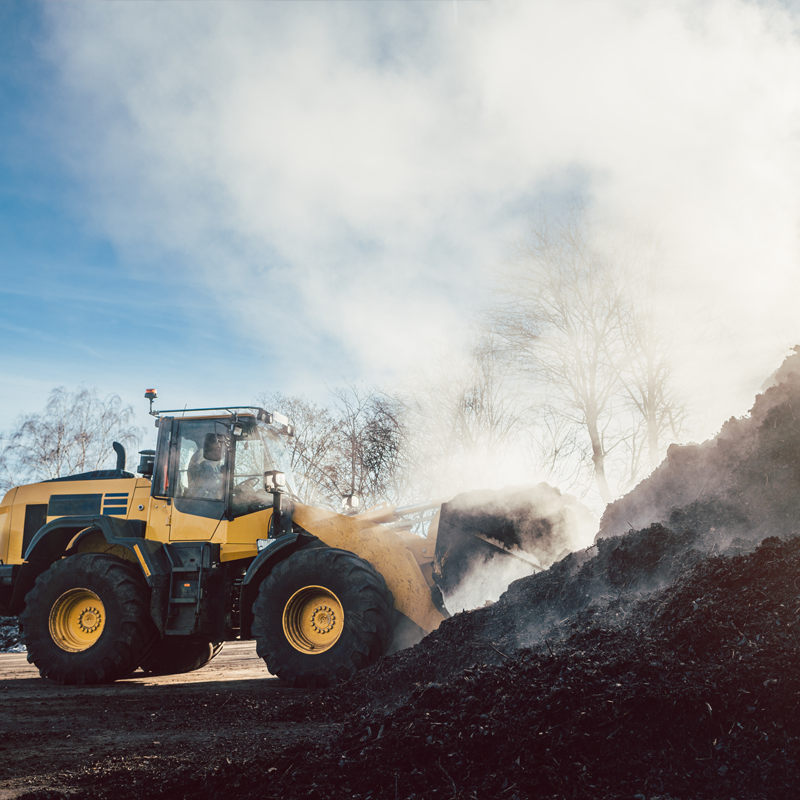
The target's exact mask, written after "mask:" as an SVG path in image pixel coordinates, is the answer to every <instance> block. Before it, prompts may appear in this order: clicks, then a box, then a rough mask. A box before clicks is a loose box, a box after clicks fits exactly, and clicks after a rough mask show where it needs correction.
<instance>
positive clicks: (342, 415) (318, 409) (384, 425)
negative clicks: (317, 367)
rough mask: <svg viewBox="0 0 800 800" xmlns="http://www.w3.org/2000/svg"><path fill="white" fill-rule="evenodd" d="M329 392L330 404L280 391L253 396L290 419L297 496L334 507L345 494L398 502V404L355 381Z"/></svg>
mask: <svg viewBox="0 0 800 800" xmlns="http://www.w3.org/2000/svg"><path fill="white" fill-rule="evenodd" d="M331 395H332V398H333V402H332V405H331V407H329V408H328V407H325V406H322V405H320V404H318V403H314V402H311V401H309V400H307V399H306V398H304V397H287V396H285V395H281V394H279V393H275V394H271V395H263V396H261V397H260V398H259V399H258V401H257V402H258V403H259V404H260V405H263V406H265V407H269V408H271V409H274V410H276V411H280V412H281V413H282V414H285V415H286V416H288V417H289V418H290V419H291V420H292V421H293V422H294V424H295V429H296V434H295V436H294V437H293V438H292V439H291V440H290V441H289V443H288V447H289V453H290V457H291V464H292V469H293V471H294V473H295V479H296V480H297V482H298V486H297V487H296V491H297V493H298V496H299V497H300V498H301V499H302V500H303V501H304V502H307V503H317V504H319V503H326V504H329V505H331V506H333V507H339V504H340V503H341V499H342V498H343V497H344V496H346V495H350V494H357V495H359V497H360V498H361V499H362V501H363V502H364V503H365V504H366V505H374V504H377V503H380V502H384V501H386V502H399V501H400V499H401V497H402V496H403V491H404V488H403V480H404V475H405V473H404V471H403V469H402V465H401V462H402V459H403V454H404V448H403V441H404V433H403V424H402V413H403V409H402V406H401V404H400V403H398V402H397V401H395V400H393V399H392V398H390V397H389V396H387V395H386V394H384V393H383V392H380V391H378V390H375V389H365V388H364V387H360V386H349V385H348V386H346V387H343V388H336V389H333V390H331Z"/></svg>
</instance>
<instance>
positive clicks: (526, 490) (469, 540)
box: [433, 483, 596, 613]
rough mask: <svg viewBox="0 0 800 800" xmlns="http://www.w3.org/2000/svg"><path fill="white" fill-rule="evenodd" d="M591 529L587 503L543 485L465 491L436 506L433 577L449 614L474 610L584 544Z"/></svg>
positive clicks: (594, 526) (593, 525)
mask: <svg viewBox="0 0 800 800" xmlns="http://www.w3.org/2000/svg"><path fill="white" fill-rule="evenodd" d="M594 530H596V524H595V523H594V520H593V519H592V516H591V514H590V512H589V511H588V509H586V508H585V506H583V505H582V504H581V503H579V502H578V501H577V500H575V499H574V498H572V497H570V496H568V495H567V496H565V495H562V494H561V492H559V490H558V489H554V488H553V487H551V486H548V485H547V484H544V483H541V484H538V485H536V486H528V487H509V488H507V489H503V490H499V491H489V490H484V491H475V492H465V493H464V494H460V495H458V496H456V497H455V498H453V500H451V501H450V502H448V503H443V504H442V508H441V512H440V518H439V522H438V531H437V534H436V549H435V556H434V562H433V577H434V580H435V581H436V583H437V584H438V586H439V588H440V589H441V590H442V595H443V597H444V601H445V605H446V606H447V608H448V610H449V611H450V612H451V613H455V612H457V611H461V610H462V609H464V608H475V607H477V606H479V605H482V604H483V603H484V602H486V601H494V600H497V599H498V598H499V596H500V594H501V593H502V592H503V591H505V589H506V587H507V586H508V584H509V583H510V582H511V581H513V580H516V579H517V578H521V577H524V576H526V575H531V574H532V573H534V572H540V571H541V570H543V569H545V568H547V567H548V566H550V564H552V563H553V562H554V561H556V560H558V559H559V558H562V557H563V556H564V555H566V554H567V553H569V552H571V551H572V550H576V549H579V548H581V547H585V546H586V545H587V544H590V543H591V536H592V534H593V532H594Z"/></svg>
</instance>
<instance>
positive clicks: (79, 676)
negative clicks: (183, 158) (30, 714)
mask: <svg viewBox="0 0 800 800" xmlns="http://www.w3.org/2000/svg"><path fill="white" fill-rule="evenodd" d="M20 623H21V626H22V641H23V643H24V645H25V647H26V649H27V651H28V661H29V662H30V663H32V664H35V665H36V666H37V667H38V668H39V674H40V675H41V676H42V677H43V678H50V679H51V680H54V681H57V682H58V683H66V684H79V685H83V684H92V683H110V682H112V681H115V680H117V678H122V677H125V676H126V675H128V674H130V673H131V672H132V671H133V670H134V669H136V667H138V666H139V664H140V663H141V661H142V660H143V659H144V657H145V656H146V655H147V653H148V652H149V650H150V648H151V647H152V645H153V643H154V642H155V639H156V636H157V631H156V628H155V626H154V625H153V622H152V620H151V619H150V613H149V591H148V588H147V586H146V584H145V583H144V581H143V579H142V577H141V574H140V573H139V571H138V569H137V568H136V567H134V566H132V565H131V564H128V563H126V562H125V561H123V560H122V559H120V558H117V557H116V556H109V555H102V554H99V553H86V554H82V555H77V556H71V557H70V558H65V559H62V560H60V561H56V562H55V564H53V565H52V566H51V567H50V569H48V570H46V571H45V572H43V573H42V574H41V575H40V576H39V577H38V578H37V579H36V584H35V586H34V587H33V589H31V591H30V592H28V595H27V597H26V598H25V608H24V610H23V611H22V613H21V614H20Z"/></svg>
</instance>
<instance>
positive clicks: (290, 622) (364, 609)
mask: <svg viewBox="0 0 800 800" xmlns="http://www.w3.org/2000/svg"><path fill="white" fill-rule="evenodd" d="M393 605H394V604H393V601H392V594H391V592H390V591H389V589H388V588H387V586H386V581H384V579H383V576H382V575H380V573H378V572H377V571H376V570H375V569H374V567H372V565H371V564H369V563H368V562H367V561H364V559H362V558H359V557H358V556H356V555H354V554H353V553H349V552H347V551H346V550H338V549H335V548H328V547H323V548H317V549H313V550H299V551H298V552H296V553H294V554H293V555H291V556H289V558H287V559H286V560H285V561H282V562H281V563H280V564H278V566H276V567H275V569H274V570H273V571H272V572H271V573H270V575H269V576H268V577H267V578H265V580H264V581H263V582H262V584H261V587H260V588H259V593H258V598H257V599H256V601H255V603H254V604H253V617H254V619H253V635H254V637H255V639H256V645H257V652H258V655H259V656H260V657H261V658H263V659H264V661H265V662H266V664H267V668H268V669H269V671H270V672H271V673H272V674H273V675H277V676H278V677H279V678H281V679H282V680H284V681H285V682H286V683H288V684H289V685H290V686H295V687H298V688H315V687H323V686H334V685H336V684H337V683H339V682H341V681H345V680H347V679H348V678H350V677H351V676H352V675H353V674H354V673H355V672H356V670H358V669H362V668H363V667H366V666H369V665H370V664H372V663H374V662H375V661H377V660H378V659H379V658H380V657H381V656H382V655H383V654H384V653H385V652H386V648H387V646H388V643H389V639H390V634H391V629H392V618H393V613H394V612H393Z"/></svg>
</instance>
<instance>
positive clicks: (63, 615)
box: [50, 589, 106, 653]
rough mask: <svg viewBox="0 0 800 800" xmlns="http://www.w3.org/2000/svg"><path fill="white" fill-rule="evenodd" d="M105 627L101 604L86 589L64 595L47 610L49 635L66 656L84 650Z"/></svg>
mask: <svg viewBox="0 0 800 800" xmlns="http://www.w3.org/2000/svg"><path fill="white" fill-rule="evenodd" d="M105 624H106V609H105V606H104V605H103V601H102V600H101V599H100V598H99V597H98V596H97V595H96V594H95V593H94V592H90V591H89V590H88V589H70V590H69V591H68V592H64V594H62V595H61V597H59V598H58V600H56V601H55V603H53V607H52V608H51V609H50V635H51V636H52V637H53V641H54V642H55V643H56V644H57V645H58V646H59V647H60V648H61V649H62V650H66V651H67V652H68V653H80V652H81V651H82V650H88V649H89V648H90V647H91V646H92V645H93V644H94V643H95V642H96V641H97V640H98V639H99V638H100V634H101V633H102V632H103V628H104V627H105Z"/></svg>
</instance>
